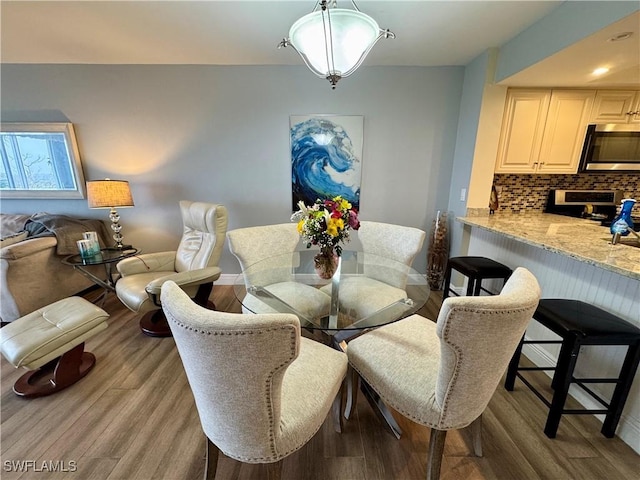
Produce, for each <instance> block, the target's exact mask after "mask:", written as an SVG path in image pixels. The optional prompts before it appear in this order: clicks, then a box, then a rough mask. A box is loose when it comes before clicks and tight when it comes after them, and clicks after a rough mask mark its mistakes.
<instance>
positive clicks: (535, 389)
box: [516, 373, 551, 408]
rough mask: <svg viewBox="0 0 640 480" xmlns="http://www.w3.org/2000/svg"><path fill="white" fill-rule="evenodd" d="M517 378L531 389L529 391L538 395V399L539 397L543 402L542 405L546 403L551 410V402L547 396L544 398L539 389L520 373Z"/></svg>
mask: <svg viewBox="0 0 640 480" xmlns="http://www.w3.org/2000/svg"><path fill="white" fill-rule="evenodd" d="M516 376H517V377H518V378H519V379H520V380H522V383H524V384H525V385H526V386H527V387H528V388H529V390H531V391H532V392H533V393H534V394H535V395H536V397H538V398H539V399H540V400H541V401H542V403H544V404H545V405H546V406H547V408H551V402H550V401H549V400H547V399H546V398H545V396H544V395H542V394H541V393H540V392H539V391H538V389H537V388H536V387H534V386H533V385H532V384H531V383H530V382H529V380H527V379H526V378H524V377H523V376H522V375H521V374H520V373H516Z"/></svg>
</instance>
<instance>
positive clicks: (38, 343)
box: [0, 297, 109, 398]
mask: <svg viewBox="0 0 640 480" xmlns="http://www.w3.org/2000/svg"><path fill="white" fill-rule="evenodd" d="M107 318H109V314H108V313H107V312H105V311H104V310H102V309H101V308H99V307H97V306H95V305H94V304H92V303H90V302H88V301H87V300H85V299H84V298H80V297H69V298H64V299H62V300H59V301H57V302H55V303H52V304H50V305H47V306H45V307H42V308H40V309H38V310H36V311H35V312H32V313H29V314H27V315H25V316H24V317H21V318H18V319H17V320H14V321H13V322H11V323H10V324H8V325H6V326H5V327H3V328H0V351H1V352H2V355H3V356H4V357H5V358H6V359H7V360H8V361H9V362H10V363H11V364H12V365H13V366H14V367H16V368H17V367H24V368H27V369H28V370H30V371H29V372H27V373H25V374H24V375H23V376H22V377H20V378H19V379H18V380H17V381H16V383H15V384H14V386H13V391H14V392H15V393H16V394H17V395H20V396H22V397H26V398H33V397H42V396H44V395H51V394H52V393H55V392H58V391H60V390H62V389H63V388H67V387H69V386H71V385H73V384H74V383H76V382H77V381H78V380H80V379H81V378H83V377H84V376H85V375H86V374H87V373H89V371H90V370H91V369H92V368H93V366H94V364H95V362H96V357H95V356H94V355H93V354H92V353H90V352H85V351H84V342H85V340H87V339H89V338H91V337H93V336H94V335H95V334H96V333H98V332H100V331H102V330H104V329H105V328H107V326H108V325H107V322H106V320H107Z"/></svg>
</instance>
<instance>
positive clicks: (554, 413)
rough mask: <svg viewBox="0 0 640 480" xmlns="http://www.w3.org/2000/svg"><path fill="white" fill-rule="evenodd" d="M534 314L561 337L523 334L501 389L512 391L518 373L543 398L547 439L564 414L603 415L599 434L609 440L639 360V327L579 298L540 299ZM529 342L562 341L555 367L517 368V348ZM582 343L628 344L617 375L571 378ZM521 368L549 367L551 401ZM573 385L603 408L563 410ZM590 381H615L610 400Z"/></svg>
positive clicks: (533, 368)
mask: <svg viewBox="0 0 640 480" xmlns="http://www.w3.org/2000/svg"><path fill="white" fill-rule="evenodd" d="M533 318H534V320H536V321H538V322H539V323H540V324H541V325H544V326H545V327H546V328H548V329H549V330H551V331H552V332H554V333H555V334H557V335H559V336H560V337H562V340H561V341H559V340H524V337H523V339H522V340H521V341H520V344H519V345H518V348H517V349H516V352H515V353H514V355H513V358H512V359H511V362H510V364H509V368H508V370H507V376H506V380H505V388H506V389H507V390H510V391H512V390H513V387H514V383H515V379H516V377H518V378H520V379H521V380H522V381H523V383H524V384H525V385H526V386H527V387H529V389H530V390H531V391H533V393H535V394H536V396H537V397H538V398H539V399H540V400H542V402H543V403H544V404H545V405H546V406H547V407H548V408H549V415H548V416H547V423H546V425H545V427H544V433H545V434H546V435H547V437H549V438H555V436H556V433H557V431H558V425H559V424H560V419H561V417H562V415H563V414H605V415H606V416H605V420H604V424H603V425H602V430H601V432H602V434H603V435H604V436H605V437H608V438H612V437H613V436H614V435H615V433H616V427H617V426H618V421H619V420H620V415H621V414H622V410H623V408H624V404H625V401H626V400H627V396H628V395H629V391H630V389H631V384H632V383H633V378H634V376H635V374H636V370H637V368H638V363H639V362H640V329H639V328H637V327H635V326H634V325H632V324H630V323H629V322H626V321H624V320H622V319H621V318H619V317H617V316H615V315H613V314H611V313H609V312H607V311H605V310H602V309H600V308H598V307H596V306H594V305H590V304H588V303H585V302H581V301H579V300H565V299H542V300H540V303H539V304H538V308H537V310H536V312H535V314H534V316H533ZM530 343H533V344H536V343H537V344H542V343H560V344H562V346H561V348H560V354H559V355H558V362H557V364H556V366H555V367H520V366H519V361H520V354H521V353H522V346H523V345H524V344H530ZM583 345H627V346H628V348H627V354H626V356H625V359H624V362H623V364H622V368H621V369H620V372H619V375H618V377H617V378H575V377H574V376H573V371H574V368H575V366H576V361H577V360H578V354H579V353H580V347H581V346H583ZM525 370H552V371H554V375H553V379H552V381H551V387H552V388H553V390H554V393H553V398H552V400H551V402H549V401H548V400H547V399H546V398H545V397H544V396H543V395H542V394H541V393H540V392H539V391H538V390H536V389H535V388H534V387H533V386H532V385H531V383H530V382H529V381H528V380H527V379H526V378H524V377H523V375H522V374H521V373H520V372H521V371H525ZM572 383H575V384H576V385H578V386H579V387H580V388H581V389H582V390H584V391H585V392H586V393H587V394H589V395H590V396H591V397H592V398H594V399H595V400H596V401H597V402H598V403H599V404H601V405H602V406H603V407H604V408H602V409H578V410H572V409H565V408H564V405H565V401H566V399H567V395H568V392H569V387H570V385H571V384H572ZM590 383H612V384H615V389H614V391H613V395H612V397H611V400H610V401H609V402H607V401H606V400H605V399H603V398H601V397H600V396H599V395H598V394H596V393H595V392H594V391H592V390H591V389H590V388H589V387H587V386H586V384H590Z"/></svg>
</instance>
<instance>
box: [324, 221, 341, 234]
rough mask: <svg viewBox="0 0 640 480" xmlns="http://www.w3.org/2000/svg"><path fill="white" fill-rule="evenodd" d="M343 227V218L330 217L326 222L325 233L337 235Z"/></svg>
mask: <svg viewBox="0 0 640 480" xmlns="http://www.w3.org/2000/svg"><path fill="white" fill-rule="evenodd" d="M343 229H344V220H342V219H341V218H330V219H329V221H328V222H327V233H328V234H329V235H331V236H332V237H337V236H338V234H339V232H340V231H341V230H343Z"/></svg>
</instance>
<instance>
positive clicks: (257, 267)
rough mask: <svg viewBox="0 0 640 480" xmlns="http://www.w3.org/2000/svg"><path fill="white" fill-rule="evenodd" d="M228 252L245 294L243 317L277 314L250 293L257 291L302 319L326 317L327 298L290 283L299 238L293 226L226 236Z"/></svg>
mask: <svg viewBox="0 0 640 480" xmlns="http://www.w3.org/2000/svg"><path fill="white" fill-rule="evenodd" d="M227 239H228V241H229V249H230V250H231V253H233V255H234V256H235V257H236V258H237V259H238V262H239V263H240V268H241V269H242V272H243V275H244V280H245V285H246V287H247V294H246V297H245V299H244V300H243V301H242V311H243V312H244V313H278V310H277V309H275V308H273V307H272V306H270V305H268V304H267V303H265V301H263V300H261V299H260V298H258V297H257V296H256V295H253V294H251V293H250V290H251V288H252V287H256V286H258V287H261V288H263V289H265V290H266V291H267V293H268V292H271V293H272V294H273V295H274V296H276V297H277V298H279V299H280V300H282V301H283V302H285V303H286V304H288V305H290V306H292V307H293V308H294V310H295V311H296V312H298V313H300V314H301V315H303V316H308V317H322V316H326V315H329V308H330V306H331V297H329V296H328V295H327V294H325V293H323V292H321V291H320V290H318V289H317V288H315V287H312V286H310V285H306V284H304V283H300V282H295V281H293V268H294V264H295V261H296V259H297V258H298V257H297V256H296V254H295V251H296V248H297V246H298V245H299V244H300V234H299V233H298V230H297V228H296V225H295V224H294V223H281V224H276V225H264V226H258V227H246V228H238V229H235V230H230V231H229V232H227Z"/></svg>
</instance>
